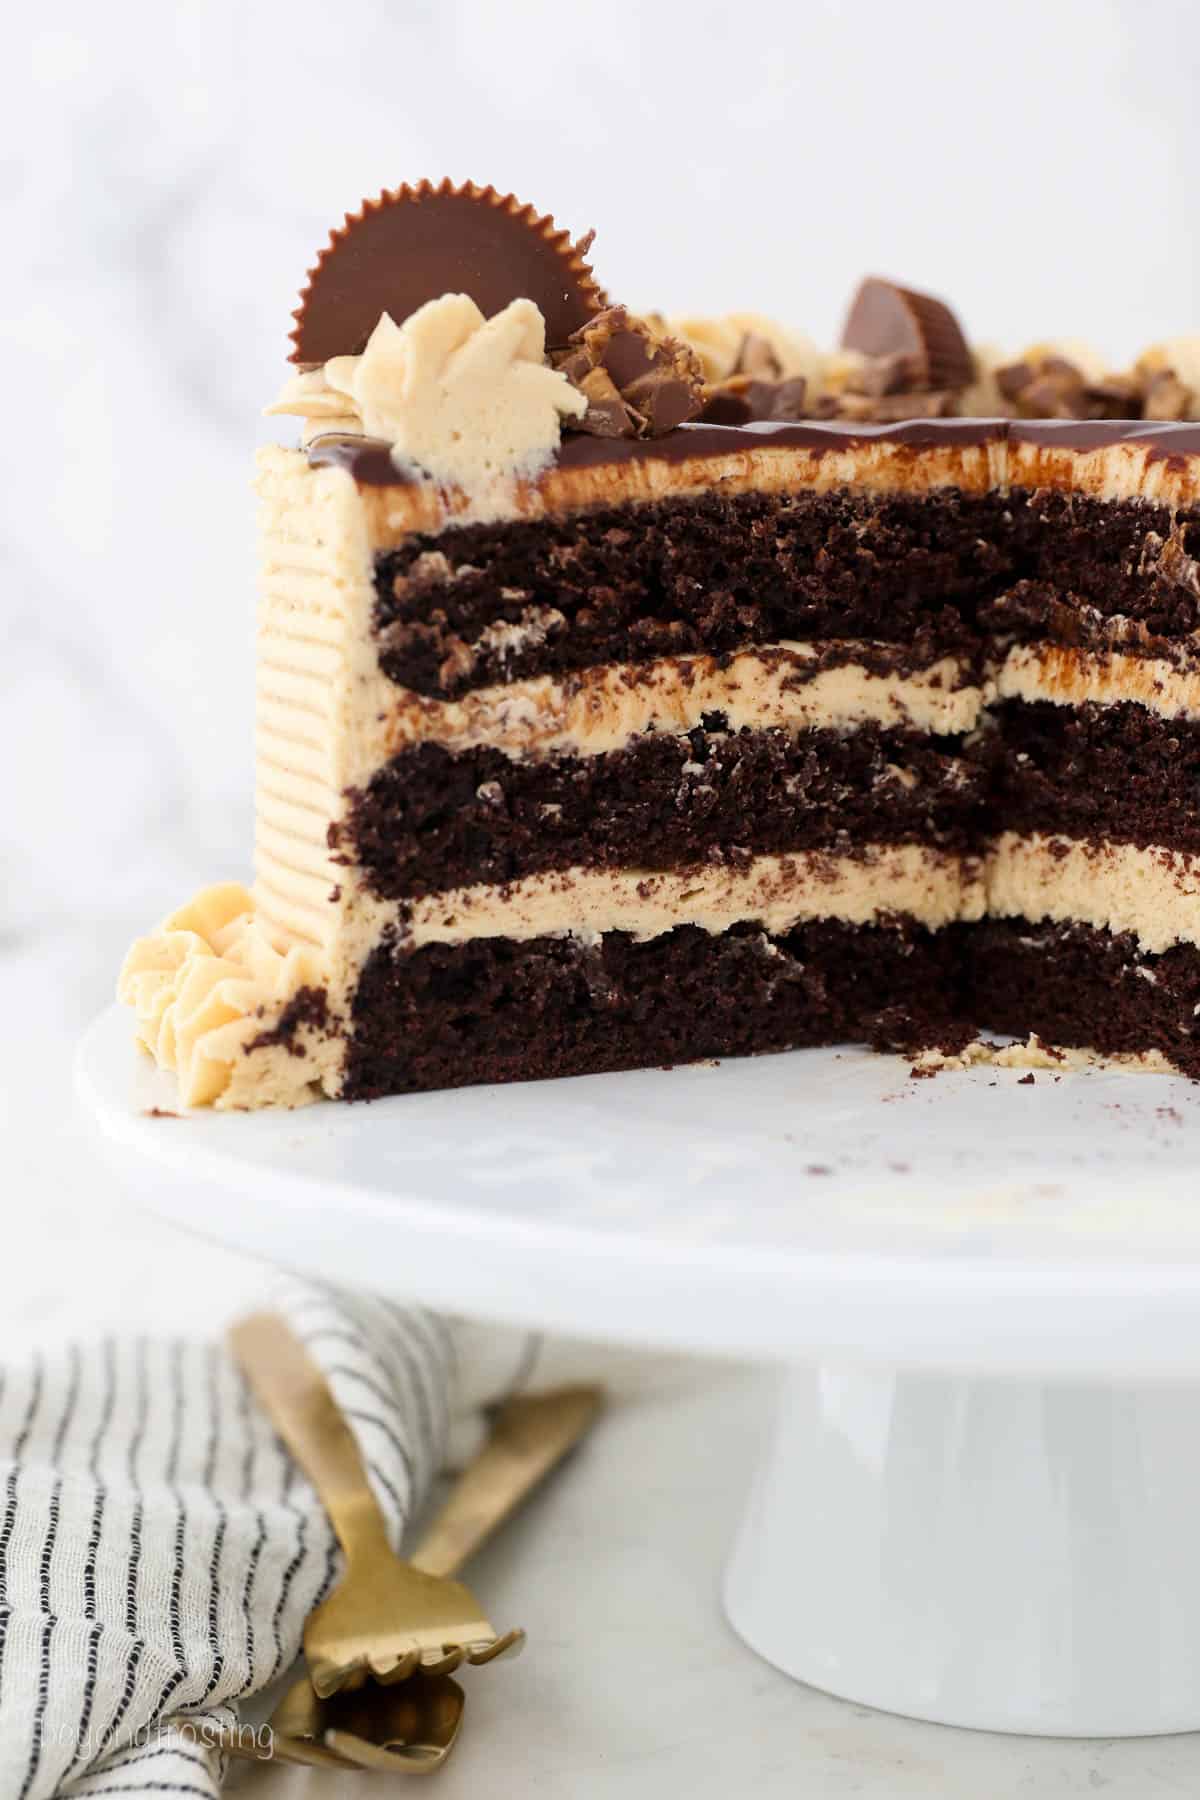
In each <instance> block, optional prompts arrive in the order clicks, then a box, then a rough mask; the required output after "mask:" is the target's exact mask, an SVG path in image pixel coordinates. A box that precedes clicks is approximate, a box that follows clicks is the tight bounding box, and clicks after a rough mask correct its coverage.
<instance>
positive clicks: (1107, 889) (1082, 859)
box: [977, 832, 1200, 1029]
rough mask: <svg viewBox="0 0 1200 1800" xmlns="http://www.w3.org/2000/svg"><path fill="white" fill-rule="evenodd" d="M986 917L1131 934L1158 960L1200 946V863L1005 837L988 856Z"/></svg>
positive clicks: (1180, 854) (1101, 845)
mask: <svg viewBox="0 0 1200 1800" xmlns="http://www.w3.org/2000/svg"><path fill="white" fill-rule="evenodd" d="M987 912H988V913H989V915H991V916H994V917H997V918H1017V919H1027V920H1029V921H1031V922H1032V923H1035V924H1036V923H1039V922H1041V921H1043V920H1048V921H1050V922H1052V923H1055V924H1070V923H1079V924H1083V925H1091V926H1094V927H1096V928H1097V929H1099V930H1104V931H1111V932H1114V933H1117V934H1120V933H1129V934H1131V935H1132V937H1133V938H1135V939H1136V940H1137V943H1138V944H1139V945H1140V947H1141V948H1142V949H1143V950H1148V951H1152V952H1155V951H1163V950H1167V949H1169V948H1170V947H1171V945H1172V944H1177V943H1184V944H1198V943H1200V857H1197V856H1195V855H1192V854H1191V853H1189V852H1187V851H1174V850H1167V849H1163V848H1161V847H1159V848H1154V849H1140V848H1139V847H1138V846H1137V845H1134V844H1121V843H1109V842H1103V841H1098V840H1074V839H1071V838H1065V837H1051V836H1046V835H1044V834H1042V833H1039V832H1035V833H1032V834H1031V835H1029V836H1027V837H1022V836H1019V835H1018V834H1017V833H1016V832H1005V833H1004V834H1002V835H1001V836H1000V837H999V838H997V839H996V840H995V841H994V843H993V844H992V846H991V848H990V850H989V852H988V856H987ZM977 916H978V915H977ZM1022 1029H1025V1028H1024V1027H1023V1028H1022ZM1033 1029H1039V1028H1038V1027H1036V1026H1035V1027H1033Z"/></svg>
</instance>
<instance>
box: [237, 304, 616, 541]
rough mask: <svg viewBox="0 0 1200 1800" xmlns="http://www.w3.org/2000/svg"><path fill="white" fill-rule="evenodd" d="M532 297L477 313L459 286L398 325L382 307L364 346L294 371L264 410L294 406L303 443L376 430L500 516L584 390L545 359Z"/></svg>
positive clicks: (546, 456) (400, 456)
mask: <svg viewBox="0 0 1200 1800" xmlns="http://www.w3.org/2000/svg"><path fill="white" fill-rule="evenodd" d="M545 356H546V327H545V322H544V321H543V319H542V315H541V313H540V312H539V311H538V309H537V307H536V306H535V305H534V303H533V301H532V300H513V301H512V302H510V304H509V305H508V306H506V307H505V308H504V309H503V311H502V312H498V313H496V314H495V315H494V316H493V317H492V318H490V319H485V318H484V315H483V313H482V312H481V311H480V310H479V307H478V306H477V305H476V304H475V302H474V300H472V299H471V298H470V297H469V295H467V294H443V295H442V296H441V298H440V299H438V300H430V301H428V302H427V303H426V304H425V305H424V306H421V307H418V309H417V311H416V312H414V313H412V314H410V316H409V317H408V318H407V319H405V321H404V323H403V324H402V325H397V324H396V322H395V321H394V319H392V318H391V317H390V316H389V315H388V314H387V313H384V314H383V315H382V316H381V318H380V320H379V323H378V324H377V325H376V327H375V329H374V331H373V332H372V333H371V336H370V338H369V339H368V341H367V346H366V349H365V350H364V351H363V353H362V355H361V356H335V357H332V358H331V359H330V360H329V361H328V362H327V363H326V364H325V365H324V367H323V368H322V369H320V370H310V371H308V372H307V373H305V374H301V375H299V376H295V377H293V379H292V380H291V381H289V382H288V383H287V385H286V387H285V388H284V390H283V392H282V394H281V395H280V396H279V399H278V400H277V401H275V403H274V405H272V406H269V407H268V408H267V412H268V413H298V414H299V415H300V417H301V418H303V419H304V420H305V441H306V442H307V441H310V440H311V439H312V438H313V437H316V436H323V435H325V434H327V433H340V434H343V435H348V436H361V435H365V436H367V437H377V438H383V439H384V440H385V441H386V442H387V443H388V444H390V445H391V448H392V456H393V458H394V459H395V460H396V462H397V463H399V464H401V465H405V464H407V465H411V466H413V467H415V468H417V469H419V470H420V471H422V472H423V473H424V474H425V475H427V476H429V477H430V478H431V479H432V480H433V481H435V482H437V483H438V485H439V486H441V487H447V488H457V489H459V490H461V492H462V493H463V494H464V495H466V497H467V503H468V504H467V512H468V515H469V516H470V517H472V518H478V519H485V518H496V517H499V516H501V515H502V514H503V513H504V512H505V511H506V510H507V509H508V507H509V506H510V505H511V500H512V493H513V488H514V484H515V482H516V480H517V479H518V478H519V477H520V476H530V475H535V474H536V473H537V472H538V470H539V469H542V468H544V467H545V466H546V464H547V463H548V462H549V461H550V460H551V458H552V457H553V455H554V452H555V451H556V450H557V448H558V444H559V438H560V436H561V430H562V421H563V419H564V418H576V419H577V418H579V417H581V415H582V414H583V413H584V412H585V411H586V410H587V400H586V399H585V397H584V396H583V395H582V394H581V393H579V392H578V391H577V390H576V389H575V388H573V387H572V385H571V383H570V382H569V381H568V380H567V378H566V376H565V375H561V374H559V373H558V372H557V371H556V370H554V369H552V368H550V367H549V366H548V364H547V363H546V360H545Z"/></svg>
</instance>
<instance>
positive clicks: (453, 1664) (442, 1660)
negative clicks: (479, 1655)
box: [421, 1644, 467, 1675]
mask: <svg viewBox="0 0 1200 1800" xmlns="http://www.w3.org/2000/svg"><path fill="white" fill-rule="evenodd" d="M466 1655H467V1651H466V1646H465V1645H464V1644H451V1645H450V1647H449V1648H448V1649H446V1650H427V1651H426V1652H425V1654H424V1656H423V1657H422V1658H421V1673H422V1674H423V1675H453V1673H454V1671H455V1669H457V1668H459V1667H461V1665H462V1663H463V1662H464V1661H465V1660H466Z"/></svg>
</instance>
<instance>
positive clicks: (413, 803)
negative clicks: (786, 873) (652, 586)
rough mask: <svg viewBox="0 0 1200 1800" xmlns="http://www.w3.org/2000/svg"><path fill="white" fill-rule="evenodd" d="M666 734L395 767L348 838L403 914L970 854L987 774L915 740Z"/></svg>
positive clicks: (869, 732)
mask: <svg viewBox="0 0 1200 1800" xmlns="http://www.w3.org/2000/svg"><path fill="white" fill-rule="evenodd" d="M707 724H708V729H703V728H700V727H697V728H696V729H695V730H693V731H690V732H689V733H687V734H686V735H682V736H681V735H674V734H673V735H667V734H658V733H651V734H648V735H646V736H643V737H640V738H636V739H634V740H633V741H632V742H631V743H629V744H628V745H627V746H626V747H625V748H624V749H622V750H614V751H611V752H609V753H607V754H604V755H598V756H587V757H576V756H565V757H564V756H555V757H526V758H522V759H521V760H519V761H514V760H513V759H512V758H511V757H508V756H506V755H504V754H502V752H501V751H499V750H496V749H474V750H464V751H459V752H457V753H452V752H450V751H448V750H443V749H440V748H439V747H438V746H436V745H434V744H423V745H419V746H417V747H415V748H414V749H412V750H406V751H404V752H403V753H402V754H401V755H400V756H397V757H394V758H393V759H392V760H391V761H390V762H389V763H388V764H387V765H386V766H385V767H384V768H382V769H381V770H380V771H379V773H378V774H376V775H375V776H374V777H373V778H372V780H371V781H370V782H369V783H368V785H367V787H366V788H365V789H364V790H361V791H360V792H358V793H357V794H355V795H354V796H353V798H352V802H351V805H350V807H349V810H348V813H347V816H346V819H345V821H344V822H343V823H342V824H340V825H339V826H337V827H335V828H334V839H333V841H334V843H335V845H336V847H337V850H338V852H339V854H344V855H345V856H346V857H347V858H348V859H349V861H350V862H352V863H354V864H356V865H357V866H358V867H359V869H360V870H361V871H362V874H363V876H364V877H365V879H366V881H367V883H368V885H369V886H370V889H371V891H372V892H373V893H375V894H377V895H380V896H382V897H384V898H388V899H395V900H400V899H403V898H404V897H406V896H412V895H416V894H426V893H434V892H437V891H438V890H439V889H442V888H452V887H458V886H468V885H470V884H472V883H476V882H483V881H486V882H505V881H513V880H516V879H518V878H520V877H522V876H526V875H530V874H534V873H538V872H540V871H543V870H549V869H569V868H572V867H574V866H577V865H587V866H589V867H602V868H614V867H622V866H624V867H627V868H628V867H631V866H632V867H637V868H655V869H670V868H677V867H685V868H686V867H691V866H694V865H695V864H697V863H700V862H704V861H706V860H709V859H712V860H717V861H728V862H744V861H745V859H746V858H747V857H748V856H750V855H753V854H762V853H767V852H787V851H795V850H841V849H843V848H845V847H846V846H847V845H849V844H854V843H889V844H895V843H904V842H908V843H927V844H932V845H934V846H936V847H938V848H940V849H950V850H959V851H964V852H965V851H967V850H969V849H970V848H972V846H973V844H974V843H975V842H976V841H977V839H978V836H979V832H980V827H981V823H982V818H983V811H982V803H983V792H984V784H985V770H984V767H983V765H982V763H980V762H979V761H968V760H965V759H964V758H963V757H962V756H961V755H959V754H958V750H959V745H960V740H959V739H957V738H939V739H931V738H929V737H928V736H925V735H923V734H922V733H920V732H916V731H880V730H879V729H878V728H877V727H875V726H864V727H861V728H860V729H858V730H856V731H849V732H837V731H806V732H800V733H792V732H787V731H781V730H771V731H741V732H730V731H727V730H725V729H723V726H724V720H723V718H722V716H721V715H720V714H716V715H707Z"/></svg>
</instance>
